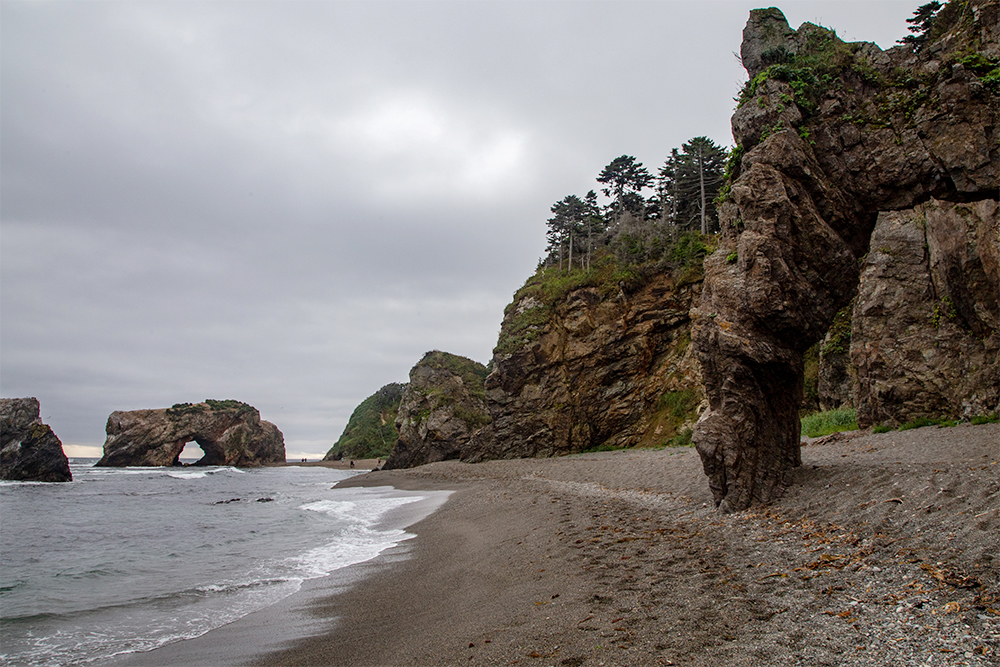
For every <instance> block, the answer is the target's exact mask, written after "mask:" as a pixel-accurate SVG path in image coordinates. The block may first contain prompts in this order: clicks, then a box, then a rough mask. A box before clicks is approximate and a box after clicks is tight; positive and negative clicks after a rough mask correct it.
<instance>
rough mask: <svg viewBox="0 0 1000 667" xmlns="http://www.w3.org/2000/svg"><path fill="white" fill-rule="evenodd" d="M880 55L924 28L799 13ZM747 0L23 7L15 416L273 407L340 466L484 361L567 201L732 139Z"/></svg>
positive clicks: (7, 133)
mask: <svg viewBox="0 0 1000 667" xmlns="http://www.w3.org/2000/svg"><path fill="white" fill-rule="evenodd" d="M786 4H787V6H784V7H783V9H785V11H786V14H787V15H788V17H789V19H790V21H791V22H792V23H793V24H795V25H797V24H798V23H799V22H802V21H806V20H819V21H822V22H825V23H827V24H828V25H832V26H834V27H837V28H838V31H839V32H840V34H841V35H843V36H846V37H850V38H854V39H862V38H863V39H875V40H876V41H879V43H881V44H882V46H890V45H891V42H892V41H893V40H895V39H897V38H899V37H901V36H902V35H903V34H905V22H904V19H905V18H906V17H907V16H909V14H910V12H911V11H912V7H911V5H912V4H913V3H908V2H875V3H872V2H790V3H786ZM753 5H754V3H749V2H736V1H733V2H724V1H718V2H696V3H695V2H624V1H623V2H424V1H417V2H336V1H333V2H305V1H304V2H253V3H245V2H141V1H140V2H133V1H130V2H87V1H84V2H12V1H9V0H8V1H6V2H4V5H3V22H2V24H0V86H2V90H3V96H2V97H0V145H2V147H3V150H2V152H0V188H2V192H0V221H2V238H0V241H2V243H0V259H2V261H0V296H2V299H0V315H2V317H0V342H2V346H0V391H2V394H3V395H5V396H15V395H17V396H21V395H36V396H38V397H39V398H40V399H41V401H42V409H43V412H44V413H45V415H46V416H49V415H50V416H51V419H50V420H49V419H47V421H48V422H49V423H51V424H52V425H53V428H54V429H55V430H56V432H57V433H58V434H59V435H60V437H62V438H63V440H64V442H66V443H68V444H87V445H98V444H100V442H101V441H102V440H103V427H104V421H105V419H106V417H107V415H108V414H109V413H110V412H111V411H112V410H115V409H133V408H141V407H154V406H162V405H168V404H171V403H173V402H176V401H190V400H200V399H203V398H238V399H240V400H245V401H247V402H250V403H252V404H254V405H256V406H257V407H258V408H260V409H261V411H262V414H263V415H264V418H265V419H271V420H272V421H274V422H275V423H276V424H278V426H279V428H281V429H282V431H283V432H284V433H285V436H286V441H287V442H288V450H289V452H311V453H312V454H313V455H318V454H321V453H322V452H323V451H325V449H326V448H328V447H329V445H330V444H332V442H333V441H334V440H335V439H336V438H337V437H338V436H339V434H340V431H341V430H342V429H343V426H344V424H345V423H346V421H347V418H348V417H349V416H350V412H351V410H352V409H353V407H354V406H355V405H357V403H358V402H360V401H361V400H362V399H363V398H365V397H366V396H368V395H369V394H371V393H372V392H374V391H375V390H376V389H378V388H379V387H380V386H382V385H383V384H385V383H387V382H390V381H405V379H406V374H407V371H408V370H409V367H410V366H411V365H412V364H413V363H414V362H416V361H417V360H418V359H419V358H420V355H421V354H423V353H424V352H425V351H427V350H430V349H445V350H449V351H451V352H455V353H458V354H464V355H466V356H470V357H473V358H475V359H477V360H479V361H482V362H486V361H488V359H489V356H490V354H491V349H492V347H493V345H494V343H495V341H496V334H497V330H498V327H499V323H500V319H501V317H502V311H503V307H504V305H505V304H506V303H507V301H508V300H509V298H510V295H511V293H512V292H513V291H514V290H515V289H516V288H517V287H518V286H520V285H521V284H522V283H523V281H524V280H525V278H527V277H528V275H530V273H531V272H532V271H533V269H534V267H535V262H536V260H537V258H538V257H539V256H540V255H541V254H542V251H543V248H544V244H545V241H544V221H545V219H546V218H547V217H548V216H549V210H548V207H549V206H550V205H551V203H552V202H554V201H556V200H558V199H560V198H562V197H563V196H564V195H566V194H569V193H578V194H583V193H585V192H586V191H587V190H588V189H590V188H593V187H595V185H596V184H595V183H594V178H595V176H596V175H597V173H599V171H600V169H601V168H602V167H603V166H604V165H605V164H607V163H608V162H609V161H610V160H611V159H613V158H614V157H617V156H618V155H621V154H623V153H628V154H631V155H635V156H636V157H638V158H639V159H640V160H641V161H643V162H644V163H645V164H646V165H647V166H649V167H650V168H653V169H655V168H656V167H657V166H658V165H659V164H660V163H661V162H662V160H663V159H664V158H665V157H666V155H667V154H668V153H669V151H670V149H671V148H673V147H676V146H679V145H680V144H681V143H682V142H684V141H686V140H687V139H690V138H691V137H693V136H697V135H708V136H711V137H712V138H713V139H715V140H716V141H717V142H719V143H722V144H728V143H729V142H730V135H729V116H730V114H731V110H732V106H733V103H732V100H731V98H732V97H733V96H734V95H735V94H736V93H737V91H738V90H739V85H740V82H741V80H742V78H743V76H744V75H743V72H742V70H741V68H740V67H739V63H738V61H737V60H736V58H735V57H734V56H733V52H734V51H737V50H738V49H739V41H740V39H741V30H742V27H743V24H744V22H745V20H746V16H747V13H748V11H749V9H750V8H751V7H753Z"/></svg>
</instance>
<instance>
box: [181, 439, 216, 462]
mask: <svg viewBox="0 0 1000 667" xmlns="http://www.w3.org/2000/svg"><path fill="white" fill-rule="evenodd" d="M225 462H226V455H225V452H223V451H222V448H221V447H219V446H218V445H217V444H216V443H214V442H211V441H208V440H202V439H198V438H195V439H194V440H192V441H189V442H187V443H185V444H184V447H182V448H181V449H180V450H179V451H178V452H177V456H175V457H174V465H175V466H219V465H225Z"/></svg>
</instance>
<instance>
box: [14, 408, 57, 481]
mask: <svg viewBox="0 0 1000 667" xmlns="http://www.w3.org/2000/svg"><path fill="white" fill-rule="evenodd" d="M0 479H16V480H24V481H35V482H70V481H72V480H73V475H72V474H71V473H70V470H69V460H67V458H66V454H65V452H63V448H62V442H60V441H59V438H57V437H56V434H55V433H53V432H52V429H51V428H49V427H48V426H47V425H45V424H43V423H42V419H41V412H40V406H39V404H38V399H37V398H0Z"/></svg>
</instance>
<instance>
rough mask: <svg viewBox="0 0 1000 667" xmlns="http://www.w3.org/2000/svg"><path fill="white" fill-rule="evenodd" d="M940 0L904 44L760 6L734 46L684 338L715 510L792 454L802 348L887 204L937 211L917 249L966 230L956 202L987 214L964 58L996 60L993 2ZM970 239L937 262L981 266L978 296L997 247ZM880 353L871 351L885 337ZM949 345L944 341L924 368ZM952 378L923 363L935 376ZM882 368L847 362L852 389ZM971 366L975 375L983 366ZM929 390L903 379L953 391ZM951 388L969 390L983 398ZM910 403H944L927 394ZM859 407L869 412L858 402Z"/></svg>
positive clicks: (851, 290) (979, 115)
mask: <svg viewBox="0 0 1000 667" xmlns="http://www.w3.org/2000/svg"><path fill="white" fill-rule="evenodd" d="M952 5H955V7H952ZM952 5H947V6H946V9H945V10H942V13H941V16H940V17H939V19H938V22H937V24H936V26H935V29H934V31H932V34H933V35H934V37H935V39H934V41H932V43H931V44H930V45H929V46H927V47H925V48H924V49H923V50H922V51H921V52H919V53H913V52H911V51H910V50H909V48H908V47H896V48H893V49H889V50H888V51H882V50H881V49H879V48H878V47H877V46H875V45H873V44H865V43H858V44H845V43H844V42H841V41H840V40H839V39H837V38H836V36H835V35H834V34H833V33H832V31H828V30H826V29H824V28H820V27H818V26H813V25H811V24H804V25H803V26H801V27H800V28H799V29H798V30H797V31H792V30H790V29H788V28H787V24H786V23H785V22H784V17H783V16H781V17H780V20H779V14H780V12H778V11H777V10H774V9H769V10H755V11H753V12H752V13H751V16H750V20H749V22H748V24H747V27H746V29H745V30H744V33H743V37H744V41H743V46H742V55H743V63H744V65H745V66H746V67H747V71H748V74H749V76H750V79H751V83H750V84H749V85H748V87H747V89H746V90H745V92H744V94H743V96H742V99H741V104H740V106H739V108H738V109H737V111H736V112H735V114H734V116H733V121H732V124H733V133H734V136H735V139H736V141H737V143H738V147H739V150H740V151H741V152H742V155H743V156H742V160H741V161H740V162H738V163H737V165H736V169H735V172H734V180H733V183H732V188H731V193H730V195H729V198H728V200H727V201H726V202H725V203H724V205H723V206H722V209H721V215H720V222H721V224H722V241H721V243H720V247H719V249H718V251H717V252H715V253H714V254H713V255H712V256H711V257H709V258H708V259H707V260H706V263H705V268H706V277H705V285H704V290H703V294H702V301H701V304H700V305H699V307H698V308H697V309H696V310H695V311H694V316H695V320H694V335H693V338H694V342H695V346H696V349H697V351H698V356H699V359H700V360H701V363H702V372H703V376H704V381H705V389H706V393H707V395H708V400H709V404H710V409H709V411H708V412H707V413H706V414H705V415H704V416H703V418H702V420H701V421H700V422H699V424H698V426H697V427H696V429H695V434H694V440H695V443H696V445H697V447H698V452H699V454H700V455H701V458H702V462H703V464H704V468H705V472H706V474H707V475H708V476H709V481H710V485H711V487H712V490H713V493H714V495H715V498H716V501H717V502H718V503H719V505H720V509H722V510H724V511H726V510H738V509H743V508H746V507H748V506H750V505H751V504H754V503H757V502H766V501H768V500H770V499H772V498H773V497H775V496H776V495H779V494H780V493H781V491H782V489H783V488H784V486H785V484H786V483H787V481H788V473H789V471H790V469H791V468H793V467H794V466H796V465H798V464H799V462H800V456H799V418H798V408H799V403H800V400H801V396H802V355H803V353H804V352H805V351H806V350H807V349H808V348H809V346H811V345H812V344H813V343H814V342H816V341H818V340H819V339H820V337H821V336H823V334H824V333H825V332H826V331H827V329H828V328H829V326H830V324H831V322H832V321H833V319H834V316H835V314H836V313H837V312H838V310H840V309H841V308H843V307H844V306H845V305H846V304H847V303H848V302H849V301H850V299H851V298H852V297H853V296H854V294H855V292H856V290H857V285H858V278H859V273H860V269H861V264H862V259H863V258H864V257H865V254H866V253H867V252H868V250H869V239H870V238H871V236H872V231H873V230H874V229H875V228H876V222H877V221H878V220H879V217H880V215H882V217H883V219H884V220H885V221H886V222H885V225H889V226H891V223H890V221H891V220H892V219H894V216H906V215H920V212H919V211H923V212H924V213H926V212H927V206H931V207H935V209H936V210H941V211H947V210H949V209H950V210H951V212H950V213H949V212H942V214H941V223H940V224H941V225H943V227H941V229H942V232H941V234H939V233H938V232H937V231H930V230H931V228H932V227H933V226H935V225H937V224H938V223H937V222H932V220H931V217H933V216H928V230H929V231H928V245H929V246H930V245H931V243H932V241H931V237H932V236H933V237H934V238H945V237H947V238H952V237H951V236H950V234H951V232H948V231H944V230H945V228H947V229H950V230H951V231H952V232H955V233H958V230H959V228H960V227H961V225H959V222H958V221H959V220H962V221H965V222H963V224H966V225H967V226H966V229H970V228H971V227H969V226H968V225H972V226H973V227H974V226H975V225H974V223H971V222H969V220H970V218H969V217H968V216H965V215H964V214H963V213H962V211H961V210H959V207H961V206H964V207H967V208H968V207H970V206H972V205H975V207H979V208H977V209H976V210H979V209H980V208H981V209H982V213H981V214H978V213H977V214H976V215H986V216H987V217H988V216H989V215H993V216H994V217H993V219H992V221H987V222H989V223H990V224H992V228H993V229H994V230H995V228H996V227H995V215H996V213H995V210H996V209H995V205H996V201H997V199H998V197H1000V195H998V183H1000V127H998V121H997V118H998V113H997V109H998V98H997V95H996V93H995V92H994V91H993V90H991V89H990V88H988V87H987V86H984V85H983V83H982V82H981V81H980V79H979V77H980V75H981V74H982V73H983V70H982V68H981V67H980V68H979V69H977V66H976V65H975V64H974V63H973V61H972V60H969V59H968V58H969V55H968V54H972V53H978V54H980V55H982V56H983V57H984V58H991V57H997V56H998V55H1000V49H998V48H997V37H998V32H1000V20H998V19H1000V12H998V3H997V2H996V1H995V0H978V1H976V0H973V1H970V2H969V3H967V5H966V3H952ZM958 5H962V6H963V7H967V11H964V10H962V11H960V9H961V8H958ZM963 59H965V60H964V63H965V64H963ZM979 62H981V61H979ZM966 65H968V66H966ZM977 72H978V73H977ZM920 207H923V208H920ZM991 207H993V208H991ZM918 208H919V211H918ZM906 211H911V213H905V212H906ZM990 211H993V213H992V214H991V213H990ZM880 212H882V213H881V214H880ZM890 212H894V213H892V214H891V215H890ZM956 216H957V217H956ZM945 220H947V221H948V222H945ZM989 226H990V225H989V224H987V226H986V227H985V228H984V229H988V228H989ZM896 227H899V225H896ZM886 229H887V230H888V227H887V228H886ZM886 233H888V231H887V232H886ZM976 233H977V234H978V232H976ZM907 238H909V237H907ZM975 238H976V240H975V242H974V243H970V242H968V240H967V239H968V237H965V238H952V242H953V245H954V246H955V247H954V249H953V250H954V252H952V251H947V252H942V254H941V256H942V257H945V256H947V257H950V258H956V261H957V262H958V263H959V264H962V263H963V262H964V266H966V267H973V266H982V267H983V269H982V271H981V272H978V273H977V272H976V271H978V269H976V270H975V271H973V273H975V275H976V276H977V278H976V280H980V283H979V284H980V285H981V287H982V289H983V290H984V293H988V291H989V290H990V289H993V292H992V294H993V297H992V298H993V302H992V303H993V304H994V305H995V304H996V300H997V291H996V282H995V275H996V274H995V273H994V274H992V275H993V276H994V277H993V278H990V277H989V276H990V269H989V266H990V265H991V264H990V263H991V261H993V260H991V259H990V257H995V256H996V254H995V251H994V250H991V249H990V248H995V247H996V244H997V243H998V241H997V238H996V235H995V233H994V235H993V236H992V237H989V236H988V234H987V237H986V238H981V237H979V236H976V237H975ZM894 243H895V241H894ZM872 245H874V244H872ZM873 249H874V250H876V252H878V249H877V248H873ZM890 250H891V249H890ZM963 253H965V254H963ZM904 255H905V256H906V257H911V253H909V251H907V252H906V253H903V254H900V255H899V257H900V260H899V261H904V260H903V259H902V258H903V257H904ZM973 255H975V257H976V258H975V259H973V258H972V256H973ZM960 257H964V259H958V258H960ZM911 259H912V258H911ZM911 259H906V260H905V261H907V262H909V261H911ZM871 260H872V262H873V263H872V264H871V267H870V269H869V268H867V267H866V270H865V271H866V273H865V275H866V276H868V275H870V274H872V275H873V274H874V273H875V272H877V270H878V266H879V264H878V262H885V263H891V262H895V261H896V259H895V258H894V256H893V255H890V254H885V256H884V257H880V256H878V255H876V256H874V257H871ZM890 260H891V262H890ZM925 260H926V258H925ZM945 261H946V262H951V261H952V260H950V259H949V260H945ZM925 263H926V262H925ZM949 266H951V264H949ZM956 266H957V265H956ZM994 266H995V264H994ZM887 270H888V269H887ZM890 271H891V270H890ZM940 273H942V274H946V275H948V276H950V277H951V278H949V279H951V280H952V283H951V286H950V287H949V289H950V290H951V291H950V292H948V293H949V294H954V293H958V292H961V291H962V290H963V289H965V288H963V287H959V285H960V284H961V283H962V281H963V280H965V279H966V276H965V275H964V274H962V272H961V271H958V272H956V271H954V270H952V269H951V268H948V269H942V271H940ZM960 274H962V275H960ZM930 275H931V276H933V275H934V271H933V270H932V271H931V272H930ZM983 276H986V278H983ZM991 280H992V281H994V282H990V281H991ZM931 282H932V283H933V278H932V280H931ZM866 289H867V288H866ZM872 289H874V290H875V291H878V289H880V288H879V287H873V288H872ZM936 289H937V286H936V284H935V290H936ZM977 293H978V288H977ZM941 296H942V294H941V293H939V292H936V291H930V292H928V293H925V294H923V295H921V296H920V297H919V299H921V300H919V301H918V302H911V301H906V302H902V303H899V304H897V306H896V312H897V313H898V312H899V311H901V310H914V309H916V308H917V303H920V304H923V303H924V301H923V300H922V299H924V298H932V299H934V300H935V301H939V300H940V298H941ZM907 298H918V297H917V296H916V295H911V296H909V297H907ZM875 302H876V301H875V300H873V299H872V298H868V297H867V296H865V294H864V293H863V294H862V295H861V297H859V300H858V303H857V309H860V311H861V312H867V313H871V315H872V317H877V314H876V310H877V309H875V310H873V309H872V308H871V304H873V303H875ZM953 303H954V301H953ZM962 304H963V306H962V308H964V309H965V312H966V313H971V312H976V321H978V322H979V323H980V324H976V323H975V322H974V321H972V320H971V319H968V318H966V319H964V320H963V321H964V323H965V324H967V325H968V327H969V332H970V333H971V334H972V336H973V337H976V336H979V337H980V338H984V337H985V339H990V338H991V337H995V336H996V325H995V324H990V322H991V320H990V318H989V314H988V313H985V311H984V308H985V307H984V306H983V305H982V304H981V303H980V302H979V301H977V300H976V299H974V298H971V297H970V298H963V299H962ZM974 304H979V305H974ZM866 308H867V310H866ZM958 308H959V307H958V306H957V305H956V310H957V309H958ZM977 308H978V309H979V310H977ZM985 310H989V309H988V308H986V309H985ZM980 311H983V312H984V313H985V314H980ZM963 317H965V315H963ZM970 317H971V316H970ZM980 325H981V328H979V329H978V332H979V333H978V334H977V333H976V331H977V329H976V328H975V327H977V326H980ZM956 326H957V325H956ZM861 329H862V330H859V329H858V328H857V327H855V329H854V331H853V334H854V335H853V336H852V356H854V349H853V348H854V347H855V346H861V345H865V344H866V343H864V342H862V339H864V338H865V337H866V336H868V335H870V334H869V332H873V331H875V330H877V329H878V327H877V326H875V325H874V323H873V322H865V323H863V324H862V325H861ZM886 330H888V328H887V329H886ZM955 335H958V334H957V333H956V334H955ZM991 345H993V343H987V342H984V343H983V346H984V347H983V349H982V355H981V358H982V360H983V364H988V363H992V368H993V373H994V375H993V377H994V382H995V377H996V375H995V373H996V358H995V355H994V356H993V360H992V362H990V360H989V354H990V352H989V350H990V349H993V348H991V347H990V346H991ZM959 347H960V346H959ZM881 349H882V350H883V357H885V359H888V358H889V357H887V356H886V355H887V354H888V349H887V348H885V347H884V346H883V347H882V348H881ZM955 349H958V348H957V347H956V348H955ZM904 354H905V355H912V354H913V350H907V351H906V352H905V353H904ZM890 356H891V355H890ZM961 356H962V355H953V354H951V353H950V352H949V353H947V354H943V355H941V356H940V357H939V362H940V363H941V364H947V363H949V360H952V359H955V358H958V357H961ZM876 359H877V355H876ZM855 363H858V357H856V356H855ZM874 363H876V364H878V363H880V362H877V361H876V362H874ZM962 363H963V364H965V363H966V362H965V361H963V362H962ZM971 365H975V363H974V362H972V363H970V365H969V367H971ZM959 372H960V371H958V370H955V371H954V372H953V371H951V370H948V371H945V370H939V371H936V373H937V376H938V377H941V378H949V377H955V376H956V374H957V373H959ZM885 377H886V374H884V373H880V372H873V370H872V369H867V368H866V369H864V370H859V382H860V383H861V385H862V386H865V385H866V383H867V385H868V386H869V387H874V388H875V389H874V392H875V393H876V394H878V393H879V392H880V391H881V392H882V394H881V395H883V396H884V395H885V392H884V391H882V390H881V389H878V382H879V381H881V379H884V378H885ZM980 377H982V378H987V379H988V378H989V372H988V371H986V372H983V373H981V374H980ZM946 384H947V382H944V383H935V382H925V383H923V384H921V391H922V392H924V393H926V392H929V391H935V392H937V393H939V394H946V393H950V392H954V391H955V390H956V389H958V388H959V387H956V386H945V385H946ZM861 391H862V396H861V397H859V400H861V401H862V402H865V401H866V400H867V399H866V398H865V396H868V395H871V394H872V390H871V389H862V390H861ZM969 391H971V392H972V394H975V395H977V396H978V395H982V397H983V399H982V400H985V401H986V402H988V400H989V399H988V397H989V396H990V395H991V394H990V392H989V391H985V392H981V391H980V390H979V389H975V390H969ZM865 392H868V393H865ZM893 400H895V399H893ZM949 400H951V399H949ZM963 400H966V399H965V398H964V397H963V398H960V399H958V401H959V402H961V401H963ZM969 400H972V399H969ZM975 400H976V401H979V400H981V399H978V398H977V399H975ZM879 402H881V403H884V402H885V399H884V398H883V399H879ZM921 402H922V403H924V404H926V405H931V404H934V405H937V404H939V403H940V404H942V405H943V404H946V403H948V402H947V401H944V400H943V398H942V400H941V401H940V402H939V401H938V399H937V398H935V399H931V398H923V399H921ZM953 402H954V401H952V403H953ZM899 404H900V405H905V404H906V401H905V400H904V401H901V402H899ZM866 409H868V410H869V413H867V414H874V410H875V408H870V409H869V408H866ZM879 409H880V408H879ZM862 414H865V412H864V411H862ZM893 414H894V415H899V414H900V411H899V410H895V411H894V412H893ZM894 418H898V417H894Z"/></svg>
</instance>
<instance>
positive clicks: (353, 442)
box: [323, 382, 405, 461]
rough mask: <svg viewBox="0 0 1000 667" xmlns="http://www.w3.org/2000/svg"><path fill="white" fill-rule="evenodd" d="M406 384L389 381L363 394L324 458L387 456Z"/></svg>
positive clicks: (394, 434)
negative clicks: (366, 395)
mask: <svg viewBox="0 0 1000 667" xmlns="http://www.w3.org/2000/svg"><path fill="white" fill-rule="evenodd" d="M404 386H405V385H402V384H399V383H398V382H392V383H390V384H387V385H385V386H384V387H382V388H381V389H379V390H378V391H377V392H375V393H374V394H372V395H371V396H369V397H368V398H366V399H365V400H363V401H362V402H361V404H360V405H359V406H358V407H356V408H355V409H354V412H353V413H351V418H350V419H349V420H348V422H347V426H346V427H344V433H343V435H341V436H340V439H339V440H337V442H336V444H335V445H334V446H333V447H331V448H330V451H329V452H327V454H326V456H324V457H323V458H324V459H325V460H327V461H329V460H334V459H338V458H340V457H344V456H346V457H348V458H354V459H372V458H378V457H382V458H384V457H387V456H388V455H389V452H391V451H392V448H393V447H394V446H395V445H396V440H397V438H398V437H399V433H398V432H397V431H396V413H397V412H398V411H399V403H400V401H401V400H402V398H403V388H404Z"/></svg>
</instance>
